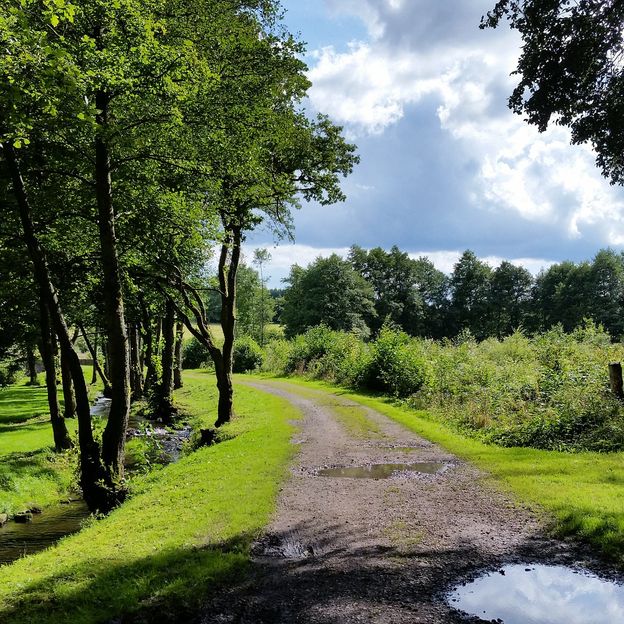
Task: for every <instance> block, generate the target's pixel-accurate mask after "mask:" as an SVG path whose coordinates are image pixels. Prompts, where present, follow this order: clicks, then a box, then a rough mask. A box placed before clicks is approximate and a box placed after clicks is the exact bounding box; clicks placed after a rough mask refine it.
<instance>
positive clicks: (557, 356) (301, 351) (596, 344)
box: [264, 322, 624, 451]
mask: <svg viewBox="0 0 624 624" xmlns="http://www.w3.org/2000/svg"><path fill="white" fill-rule="evenodd" d="M266 353H267V356H266V360H265V367H264V370H267V371H274V372H278V373H289V374H304V375H309V376H313V377H317V378H322V379H326V380H328V381H334V382H338V383H341V384H344V385H348V386H351V387H356V388H365V389H371V390H377V391H382V392H386V393H388V394H390V395H392V396H395V397H398V398H402V399H408V400H409V401H410V403H411V404H413V405H414V406H416V407H418V408H426V409H428V410H430V411H431V412H432V414H433V415H434V416H435V417H437V418H439V419H440V420H444V421H446V422H448V423H450V424H452V425H453V426H455V427H457V428H459V429H461V430H462V431H464V432H465V433H467V434H469V435H474V436H478V437H480V438H482V439H484V440H486V441H490V442H493V443H496V444H500V445H503V446H531V447H535V448H541V449H557V450H568V451H581V450H592V451H614V450H622V449H624V407H623V406H622V404H621V403H620V402H619V401H617V400H616V399H615V398H614V397H613V396H612V395H611V393H610V392H609V388H608V372H607V364H608V362H609V361H618V360H619V361H621V360H623V359H624V348H623V346H622V345H621V344H612V343H611V341H610V338H609V336H608V334H607V333H606V332H604V330H603V329H602V328H601V327H599V326H596V325H595V324H593V323H591V322H586V323H585V324H584V325H583V326H582V327H580V328H579V329H577V330H575V331H574V332H572V333H570V334H566V333H565V332H564V331H563V329H562V328H561V327H554V328H552V329H551V330H549V331H547V332H544V333H543V334H540V335H537V336H535V337H534V338H528V337H527V336H525V335H523V334H522V333H521V332H516V333H515V334H513V335H512V336H509V337H507V338H505V339H504V340H497V339H495V338H489V339H487V340H484V341H482V342H480V343H478V342H476V340H475V339H474V338H473V337H472V336H470V335H469V334H468V333H464V334H462V335H461V336H460V337H459V338H458V339H455V340H452V341H451V340H443V341H439V342H435V341H431V340H424V339H419V338H411V337H410V336H408V335H407V334H405V333H404V332H402V331H399V330H398V329H396V328H393V327H391V326H384V327H383V328H382V330H381V331H380V333H379V336H378V337H377V339H376V340H375V341H374V342H371V343H368V342H365V341H363V340H361V339H360V338H359V337H358V336H356V335H354V334H353V333H344V332H336V331H332V330H330V329H328V328H327V327H323V326H319V327H315V328H313V329H311V330H309V331H308V332H306V333H305V334H303V335H301V336H297V337H296V338H294V339H292V340H291V341H283V340H282V341H276V342H274V343H271V344H270V345H269V346H268V347H267V352H266Z"/></svg>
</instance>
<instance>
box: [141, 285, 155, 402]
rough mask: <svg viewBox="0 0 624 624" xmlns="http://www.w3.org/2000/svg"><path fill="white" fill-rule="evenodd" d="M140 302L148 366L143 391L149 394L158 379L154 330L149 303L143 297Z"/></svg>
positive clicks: (142, 331)
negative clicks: (155, 363) (155, 362)
mask: <svg viewBox="0 0 624 624" xmlns="http://www.w3.org/2000/svg"><path fill="white" fill-rule="evenodd" d="M139 303H140V306H141V335H142V338H143V345H144V348H145V353H144V356H143V359H144V361H145V368H146V371H145V383H144V384H143V392H144V394H146V395H149V393H150V392H151V391H152V390H153V388H154V387H155V386H156V383H157V381H158V375H157V374H156V367H155V366H154V330H153V322H152V319H151V318H150V314H149V311H148V309H147V305H146V304H145V300H144V299H143V298H142V297H139Z"/></svg>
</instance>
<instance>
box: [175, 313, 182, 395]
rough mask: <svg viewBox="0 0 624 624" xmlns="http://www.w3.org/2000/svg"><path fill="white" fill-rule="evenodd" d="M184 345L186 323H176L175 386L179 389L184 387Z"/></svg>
mask: <svg viewBox="0 0 624 624" xmlns="http://www.w3.org/2000/svg"><path fill="white" fill-rule="evenodd" d="M183 346H184V323H183V322H182V321H180V320H179V321H178V322H177V323H176V343H175V363H174V368H173V388H174V390H179V389H180V388H181V387H182V349H183Z"/></svg>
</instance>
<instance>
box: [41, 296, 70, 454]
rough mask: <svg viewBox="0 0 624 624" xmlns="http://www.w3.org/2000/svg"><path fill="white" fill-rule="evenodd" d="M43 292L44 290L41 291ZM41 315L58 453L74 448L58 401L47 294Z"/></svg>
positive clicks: (55, 443) (42, 347) (49, 397)
mask: <svg viewBox="0 0 624 624" xmlns="http://www.w3.org/2000/svg"><path fill="white" fill-rule="evenodd" d="M40 290H43V289H40ZM39 313H40V321H39V322H40V326H41V349H40V350H41V359H42V360H43V366H44V368H45V380H46V390H47V393H48V406H49V408H50V422H51V424H52V435H53V436H54V447H55V448H56V450H57V452H61V451H65V450H67V449H70V448H72V446H73V444H72V441H71V438H70V436H69V431H67V426H66V424H65V419H64V418H63V416H62V414H61V406H60V405H59V401H58V391H57V388H56V363H55V358H54V351H55V348H54V336H53V333H52V328H51V327H50V314H49V313H48V306H47V305H46V302H45V292H41V293H40V297H39Z"/></svg>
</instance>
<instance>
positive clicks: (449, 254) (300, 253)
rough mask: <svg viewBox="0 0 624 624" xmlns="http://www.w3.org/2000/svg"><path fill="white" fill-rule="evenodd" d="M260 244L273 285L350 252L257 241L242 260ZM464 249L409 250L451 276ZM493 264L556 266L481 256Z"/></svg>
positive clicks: (245, 250) (533, 269)
mask: <svg viewBox="0 0 624 624" xmlns="http://www.w3.org/2000/svg"><path fill="white" fill-rule="evenodd" d="M258 247H265V248H266V249H268V250H269V253H270V254H271V260H270V261H269V262H268V263H267V266H266V268H265V270H264V272H265V275H267V276H269V277H268V279H269V284H270V286H271V287H272V288H280V287H283V284H282V282H281V280H282V279H283V278H284V277H287V276H288V274H289V273H290V267H291V266H292V265H293V264H298V265H299V266H302V267H306V266H308V265H309V264H310V263H312V262H314V260H316V259H317V258H327V257H329V256H331V255H332V254H338V255H339V256H340V257H342V258H346V257H347V255H348V254H349V248H348V247H312V246H310V245H298V244H294V245H273V244H272V243H268V244H254V245H253V246H249V245H245V246H244V248H243V259H244V260H246V261H250V259H251V258H253V251H254V249H256V248H258ZM462 253H463V251H414V252H410V253H409V256H410V258H413V259H417V258H421V257H423V256H424V257H427V258H429V260H431V262H432V263H433V264H434V266H435V267H436V268H437V269H438V270H439V271H442V272H443V273H446V274H447V275H450V274H451V273H452V272H453V267H454V266H455V264H456V263H457V261H458V260H459V258H460V257H461V255H462ZM481 260H483V261H484V262H486V263H487V264H489V265H490V266H491V267H497V266H498V265H499V264H500V263H501V262H502V261H503V260H509V261H510V262H512V263H513V264H516V265H520V266H523V267H524V268H526V269H527V270H528V271H530V272H531V273H532V274H533V275H537V274H538V273H539V272H540V270H541V269H546V268H548V267H549V266H551V265H553V264H554V262H552V261H550V260H544V259H540V258H502V257H499V256H486V257H483V258H481Z"/></svg>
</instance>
